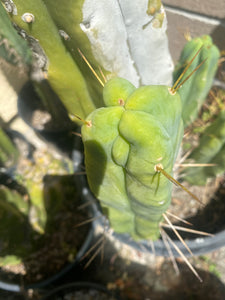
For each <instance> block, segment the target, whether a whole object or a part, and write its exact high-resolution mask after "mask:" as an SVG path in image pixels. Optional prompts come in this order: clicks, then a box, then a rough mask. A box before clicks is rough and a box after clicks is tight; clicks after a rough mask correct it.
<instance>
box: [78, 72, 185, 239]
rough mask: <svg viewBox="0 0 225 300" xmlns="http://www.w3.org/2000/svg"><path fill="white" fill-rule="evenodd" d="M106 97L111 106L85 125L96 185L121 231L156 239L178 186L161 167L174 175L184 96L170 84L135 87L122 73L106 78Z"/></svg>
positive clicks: (88, 169) (91, 182)
mask: <svg viewBox="0 0 225 300" xmlns="http://www.w3.org/2000/svg"><path fill="white" fill-rule="evenodd" d="M103 97H104V102H105V104H106V106H107V107H105V108H99V109H97V110H95V111H94V112H92V113H91V114H90V115H89V116H88V117H87V119H86V121H87V123H86V124H84V125H83V126H82V139H83V142H84V149H85V165H86V172H87V178H88V182H89V185H90V188H91V190H92V191H93V193H94V194H95V196H96V197H97V198H98V199H99V200H100V202H101V205H102V207H103V209H106V211H107V215H108V218H109V221H110V224H111V226H112V228H113V229H114V230H115V231H116V232H120V233H122V232H124V233H129V234H130V235H131V236H132V237H133V238H134V239H152V240H155V239H157V238H158V237H159V223H160V222H161V220H162V213H164V212H165V211H166V210H167V208H168V206H169V204H170V200H171V189H172V186H171V185H172V184H171V182H170V181H169V180H168V179H167V178H166V177H164V176H163V175H162V174H160V173H157V172H156V168H155V167H156V165H157V164H159V163H160V164H161V165H162V166H163V169H164V170H165V171H166V172H167V173H168V174H172V169H173V164H174V162H175V159H176V156H177V152H178V149H179V146H180V142H181V139H182V136H183V122H182V119H181V100H180V97H179V95H178V93H176V94H172V93H171V91H170V88H169V87H168V86H144V87H141V88H138V89H135V88H134V87H133V85H132V84H131V83H130V82H129V81H127V80H125V79H121V78H113V79H111V80H110V81H108V82H107V83H106V85H105V87H104V90H103Z"/></svg>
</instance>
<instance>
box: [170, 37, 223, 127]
mask: <svg viewBox="0 0 225 300" xmlns="http://www.w3.org/2000/svg"><path fill="white" fill-rule="evenodd" d="M201 47H202V48H201ZM199 49H200V53H199V55H198V56H197V59H195V60H194V61H193V63H192V64H191V66H190V67H189V68H188V71H187V76H188V75H189V74H191V73H192V71H193V70H194V69H195V68H196V67H197V66H198V65H199V64H200V63H201V62H204V63H203V65H202V67H201V68H200V70H199V71H198V72H196V73H195V74H193V75H192V76H191V78H190V79H189V80H188V81H187V83H185V84H184V85H183V86H182V87H180V88H179V94H180V97H181V100H182V105H183V112H182V118H183V121H184V126H185V127H186V126H188V125H190V123H191V122H193V121H194V120H195V119H196V118H197V116H198V112H199V109H200V107H201V106H202V104H203V102H204V100H205V98H206V96H207V94H208V92H209V90H210V89H211V86H212V83H213V79H214V77H215V73H216V71H217V67H218V60H219V57H220V53H219V50H218V48H217V47H216V46H215V45H214V44H213V42H212V39H211V37H210V36H208V35H204V36H202V37H199V38H195V39H192V40H191V41H189V42H188V43H187V44H186V45H185V47H184V49H183V51H182V53H181V56H180V60H179V62H178V64H177V65H176V67H175V71H174V74H173V77H174V82H175V81H176V80H177V79H178V78H179V76H180V74H181V73H182V72H183V70H184V68H185V67H186V65H187V64H188V62H189V61H190V60H191V59H192V58H193V56H194V54H195V53H196V52H197V51H198V50H199Z"/></svg>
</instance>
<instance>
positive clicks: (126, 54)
mask: <svg viewBox="0 0 225 300" xmlns="http://www.w3.org/2000/svg"><path fill="white" fill-rule="evenodd" d="M2 2H3V4H5V7H6V8H7V6H6V4H8V2H7V1H4V0H2ZM10 3H11V5H13V8H14V11H16V13H9V16H10V18H11V20H12V22H14V23H15V24H16V25H17V28H18V31H19V32H20V33H21V34H22V35H23V36H25V38H26V39H27V40H28V41H29V43H30V44H31V47H32V49H33V50H34V51H36V50H35V49H36V48H37V41H38V43H39V44H40V46H41V48H42V50H41V49H39V50H38V51H36V52H35V55H36V56H37V55H38V56H40V57H39V58H40V59H39V60H40V61H43V64H42V65H41V66H40V68H41V72H40V70H39V72H36V73H35V74H33V75H32V78H33V79H38V80H43V79H44V78H47V80H48V81H49V83H50V85H51V87H52V88H53V90H54V91H55V92H56V94H57V95H58V96H59V98H60V99H61V101H62V102H63V104H64V106H65V107H66V109H67V111H68V112H69V113H71V114H76V115H79V116H80V117H81V118H85V117H86V116H87V115H88V114H89V113H90V112H91V111H93V110H94V109H95V108H96V107H101V106H102V105H103V100H102V88H101V87H99V86H97V85H96V84H95V83H94V79H93V76H92V75H90V71H89V69H87V66H86V65H85V64H84V62H83V61H82V59H81V57H79V54H78V51H77V47H79V48H81V50H82V52H83V53H84V54H85V56H86V57H87V58H88V60H89V61H90V63H91V64H92V65H93V68H94V69H95V70H97V69H98V67H99V66H100V67H101V68H102V70H103V71H104V73H105V74H106V75H107V74H108V76H111V75H113V76H115V75H116V76H122V77H125V78H127V77H128V78H127V79H128V80H130V81H131V82H132V83H133V84H134V85H135V86H139V85H140V84H170V83H171V80H172V78H171V77H172V76H171V72H172V68H173V64H172V60H171V57H170V55H169V51H168V42H167V36H166V17H165V13H164V10H163V7H162V6H161V5H158V6H157V13H159V14H161V17H160V18H159V17H157V18H156V19H157V21H158V22H159V24H158V22H156V23H157V24H158V25H157V24H156V25H154V24H153V22H152V21H153V19H154V17H155V15H153V16H152V15H149V14H148V13H147V12H146V11H147V3H145V1H141V0H140V1H138V3H136V4H137V5H136V4H135V5H133V4H132V3H131V2H125V1H124V2H122V3H121V5H120V6H119V4H118V3H116V2H109V1H104V2H102V1H99V0H95V1H72V0H70V1H67V2H66V3H64V2H63V1H58V0H57V1H51V0H49V1H45V2H43V1H41V0H37V1H36V0H28V1H22V0H15V1H13V2H12V1H11V2H10ZM96 7H98V9H96ZM137 7H138V9H137ZM159 7H160V8H159ZM109 16H110V17H109ZM115 24H116V25H117V26H116V27H115ZM102 28H104V30H102ZM134 29H135V30H134ZM138 43H141V44H142V47H136V45H137V44H138ZM156 46H157V47H156ZM45 55H46V57H45ZM143 62H144V63H143ZM156 70H157V72H156ZM76 121H77V122H78V123H79V124H80V122H79V121H78V120H77V119H76Z"/></svg>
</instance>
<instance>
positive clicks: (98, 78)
mask: <svg viewBox="0 0 225 300" xmlns="http://www.w3.org/2000/svg"><path fill="white" fill-rule="evenodd" d="M77 50H78V52H79V54H80V56H81V57H82V58H83V60H84V61H85V62H86V64H87V65H88V67H89V68H90V70H91V72H92V73H93V74H94V76H95V77H96V78H97V80H98V82H99V83H100V84H101V86H103V87H104V82H103V81H102V80H101V78H100V77H99V76H98V74H97V73H96V72H95V70H94V69H93V67H92V65H91V64H90V63H89V61H88V60H87V58H86V57H85V56H84V54H83V53H82V52H81V50H80V49H79V48H77Z"/></svg>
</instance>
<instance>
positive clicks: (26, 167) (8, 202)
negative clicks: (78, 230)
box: [0, 151, 75, 266]
mask: <svg viewBox="0 0 225 300" xmlns="http://www.w3.org/2000/svg"><path fill="white" fill-rule="evenodd" d="M68 172H72V165H71V162H70V161H69V160H68V159H63V160H58V159H56V158H54V157H53V156H52V155H51V154H49V153H47V152H43V151H42V152H40V151H37V152H35V154H34V161H30V160H26V159H22V160H20V161H19V167H17V169H15V170H14V177H15V179H16V181H14V180H13V179H11V178H9V179H7V180H2V181H6V182H7V183H10V182H11V184H10V186H9V187H8V186H6V185H3V184H2V185H0V208H1V209H0V212H1V213H0V214H1V222H0V242H1V245H4V247H3V248H1V254H0V266H3V265H5V264H6V263H7V264H14V263H15V262H18V261H19V262H21V261H23V260H24V259H26V258H27V257H28V256H29V255H30V254H31V253H33V252H34V251H35V250H36V248H35V247H36V244H37V241H40V240H42V239H43V237H44V236H45V234H46V233H47V232H49V231H51V230H52V228H55V220H56V218H57V214H58V213H59V212H60V211H61V210H63V209H64V207H65V198H66V197H67V198H68V199H69V200H70V199H71V198H70V197H71V195H72V196H73V197H74V196H75V194H74V188H73V189H72V192H71V180H70V181H68V180H65V179H64V182H63V183H61V182H60V179H61V178H62V179H61V181H62V180H63V175H68ZM54 174H58V177H57V180H53V177H54V176H55V175H54ZM0 175H1V176H3V175H2V174H0ZM47 175H48V177H51V179H52V180H50V179H48V184H46V179H45V177H46V176H47ZM53 175H54V176H53ZM60 176H61V177H60ZM1 179H2V178H1ZM50 182H51V185H50V184H49V183H50ZM68 182H69V184H68ZM68 186H69V187H68ZM69 188H70V194H69V192H67V196H65V189H66V190H68V189H69ZM62 189H63V190H62ZM68 194H69V197H68ZM39 245H40V244H38V246H39Z"/></svg>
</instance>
